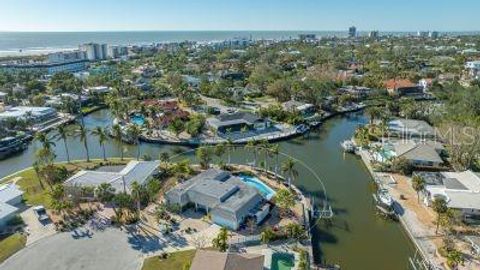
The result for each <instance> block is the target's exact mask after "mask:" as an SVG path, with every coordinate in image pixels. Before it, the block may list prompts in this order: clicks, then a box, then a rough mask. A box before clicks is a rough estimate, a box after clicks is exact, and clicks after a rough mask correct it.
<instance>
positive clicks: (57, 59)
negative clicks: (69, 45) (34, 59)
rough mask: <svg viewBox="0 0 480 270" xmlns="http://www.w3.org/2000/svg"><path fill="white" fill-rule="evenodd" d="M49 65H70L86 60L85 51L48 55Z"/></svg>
mask: <svg viewBox="0 0 480 270" xmlns="http://www.w3.org/2000/svg"><path fill="white" fill-rule="evenodd" d="M47 57H48V63H52V64H53V63H68V62H74V61H79V60H85V59H86V53H85V52H84V51H65V52H53V53H49V54H48V56H47Z"/></svg>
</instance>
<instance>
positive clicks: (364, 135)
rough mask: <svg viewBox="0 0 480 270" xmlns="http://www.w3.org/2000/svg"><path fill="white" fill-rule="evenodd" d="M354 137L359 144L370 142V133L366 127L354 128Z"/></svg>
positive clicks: (364, 144)
mask: <svg viewBox="0 0 480 270" xmlns="http://www.w3.org/2000/svg"><path fill="white" fill-rule="evenodd" d="M355 139H356V140H357V143H358V144H360V146H362V147H365V146H368V144H369V143H370V133H369V130H368V128H366V127H359V128H357V129H356V130H355Z"/></svg>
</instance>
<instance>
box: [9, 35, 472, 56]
mask: <svg viewBox="0 0 480 270" xmlns="http://www.w3.org/2000/svg"><path fill="white" fill-rule="evenodd" d="M302 33H309V34H310V33H311V34H315V35H317V37H326V36H346V35H347V31H346V30H345V31H116V32H0V56H8V55H15V56H21V55H29V54H43V53H47V52H51V51H60V50H68V49H70V50H71V49H76V48H78V45H80V44H83V43H88V42H96V43H107V44H112V45H142V44H152V43H162V42H179V41H185V40H189V41H212V40H227V39H233V38H251V39H254V40H259V39H283V40H285V39H291V38H297V37H298V35H299V34H302ZM360 34H361V35H366V34H367V33H366V32H361V33H360ZM382 34H392V35H407V34H415V32H382ZM446 34H451V35H461V34H473V33H471V32H455V33H446ZM20 50H21V52H20Z"/></svg>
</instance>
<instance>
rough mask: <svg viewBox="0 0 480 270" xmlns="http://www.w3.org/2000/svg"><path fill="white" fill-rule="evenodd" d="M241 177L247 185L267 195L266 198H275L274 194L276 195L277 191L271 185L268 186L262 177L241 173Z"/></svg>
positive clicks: (264, 195)
mask: <svg viewBox="0 0 480 270" xmlns="http://www.w3.org/2000/svg"><path fill="white" fill-rule="evenodd" d="M240 178H241V179H242V181H243V182H245V183H246V184H247V185H249V186H251V187H253V188H255V189H256V190H258V191H259V192H260V194H262V196H263V197H265V199H267V200H270V199H272V198H273V196H275V191H274V190H273V189H271V188H270V187H269V186H267V185H266V184H265V183H263V182H262V181H261V180H260V179H258V178H256V177H252V176H247V175H241V176H240Z"/></svg>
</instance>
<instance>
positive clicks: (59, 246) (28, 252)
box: [0, 228, 159, 270]
mask: <svg viewBox="0 0 480 270" xmlns="http://www.w3.org/2000/svg"><path fill="white" fill-rule="evenodd" d="M140 241H141V242H142V244H141V245H140ZM148 242H150V243H151V244H152V243H154V244H153V245H150V246H151V247H152V250H148V249H145V245H144V244H145V243H148ZM157 242H158V239H146V238H141V239H138V238H137V237H134V236H132V235H131V234H128V233H126V232H125V231H120V230H118V229H113V228H110V229H106V230H105V231H101V232H90V233H87V230H86V229H80V230H79V231H78V233H77V234H74V233H60V234H56V235H53V236H49V237H46V238H44V239H42V240H40V241H38V242H36V243H33V244H32V245H30V246H28V247H26V248H24V249H23V250H21V251H19V252H18V253H16V254H15V255H13V256H12V257H10V258H9V259H7V260H6V261H5V262H4V263H3V264H2V265H0V269H1V270H19V269H22V270H23V269H24V270H46V269H48V270H90V269H92V270H93V269H104V270H134V269H140V265H141V262H142V260H143V257H144V255H146V254H147V253H148V252H150V251H153V250H154V249H157V248H159V246H158V245H157V244H155V243H157ZM147 246H148V245H147Z"/></svg>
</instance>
